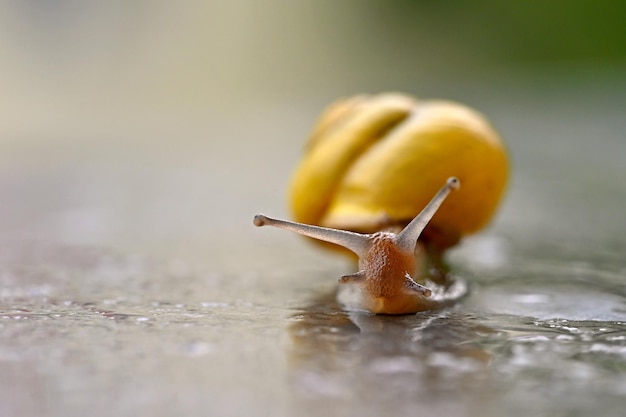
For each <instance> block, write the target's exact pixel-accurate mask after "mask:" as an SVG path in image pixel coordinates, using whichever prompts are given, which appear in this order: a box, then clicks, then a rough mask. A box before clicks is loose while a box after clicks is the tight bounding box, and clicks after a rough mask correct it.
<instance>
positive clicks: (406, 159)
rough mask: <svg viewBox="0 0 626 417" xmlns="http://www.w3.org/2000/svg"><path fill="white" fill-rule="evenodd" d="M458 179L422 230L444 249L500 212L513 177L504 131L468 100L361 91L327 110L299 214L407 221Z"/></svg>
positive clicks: (352, 222) (318, 219) (340, 225)
mask: <svg viewBox="0 0 626 417" xmlns="http://www.w3.org/2000/svg"><path fill="white" fill-rule="evenodd" d="M452 176H454V177H457V178H458V179H459V180H460V182H461V183H462V184H463V187H462V188H461V189H460V190H459V191H458V192H456V193H454V195H451V196H450V197H449V199H448V201H447V202H446V204H445V205H444V206H442V207H441V209H440V210H439V211H438V212H437V214H436V215H435V217H434V218H433V219H432V221H431V223H430V224H429V226H428V227H427V229H426V230H425V231H424V235H423V237H422V239H423V240H425V241H426V242H428V243H430V244H432V245H434V246H435V247H437V248H438V249H439V250H443V249H445V248H448V247H450V246H453V245H454V244H456V243H457V242H458V241H459V240H460V238H461V237H463V236H465V235H468V234H471V233H474V232H476V231H478V230H480V229H481V228H483V227H484V226H485V225H486V224H487V223H488V222H489V220H490V219H491V218H492V216H493V214H494V212H495V210H496V208H497V206H498V203H499V201H500V198H501V196H502V194H503V191H504V189H505V186H506V183H507V177H508V158H507V154H506V150H505V147H504V145H503V143H502V141H501V139H500V137H499V136H498V134H497V133H496V132H495V130H494V129H493V128H492V127H491V126H490V125H489V123H488V122H487V121H486V119H485V118H484V117H483V116H482V115H481V114H479V113H478V112H476V111H474V110H472V109H470V108H468V107H466V106H463V105H461V104H458V103H454V102H450V101H420V100H417V99H414V98H411V97H409V96H407V95H403V94H381V95H375V96H357V97H354V98H350V99H345V100H341V101H339V102H337V103H335V104H333V105H331V106H330V107H329V108H328V109H327V110H326V111H325V112H324V113H323V114H322V116H321V117H320V119H319V121H318V123H317V126H316V127H315V128H314V130H313V133H312V135H311V137H310V139H309V141H308V144H307V146H306V149H305V153H304V155H303V157H302V160H301V161H300V163H299V164H298V166H297V168H296V171H295V173H294V174H293V177H292V180H291V184H290V188H289V200H290V205H291V211H292V215H293V218H294V220H296V221H298V222H301V223H307V224H312V225H319V226H324V227H332V228H337V229H343V230H351V231H357V232H361V233H371V232H375V231H378V230H381V229H385V228H388V227H390V226H399V227H403V226H404V225H406V224H407V223H408V222H409V221H410V220H411V219H412V218H413V217H415V216H416V215H417V213H419V212H420V210H421V209H422V208H423V207H424V206H426V204H427V203H428V201H429V200H430V198H431V197H432V196H433V195H434V194H435V193H436V192H437V190H438V189H439V187H440V186H441V184H443V183H444V182H445V181H446V179H447V178H448V177H452Z"/></svg>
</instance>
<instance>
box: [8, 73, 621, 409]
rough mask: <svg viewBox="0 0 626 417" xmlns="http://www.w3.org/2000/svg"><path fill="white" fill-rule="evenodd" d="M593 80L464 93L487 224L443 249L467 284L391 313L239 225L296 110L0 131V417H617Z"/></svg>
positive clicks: (612, 191) (248, 219) (295, 242)
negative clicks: (541, 91) (500, 163)
mask: <svg viewBox="0 0 626 417" xmlns="http://www.w3.org/2000/svg"><path fill="white" fill-rule="evenodd" d="M618 87H619V88H623V86H621V85H620V86H618ZM609 90H613V95H611V93H609V92H608V91H607V92H606V93H607V94H606V95H605V94H604V93H605V91H604V90H601V91H600V92H599V93H598V94H597V95H596V99H595V101H593V100H592V101H590V102H589V101H588V102H587V103H584V105H583V104H580V102H577V101H574V100H570V99H569V98H568V96H565V97H562V96H559V97H557V98H554V97H547V98H545V101H543V103H548V104H546V106H547V107H550V108H551V109H552V112H550V113H546V111H545V109H543V108H541V106H540V107H539V108H538V107H537V106H536V104H533V103H527V102H517V103H513V104H510V105H509V106H508V107H507V106H505V105H504V104H503V103H504V102H505V101H504V100H501V101H497V100H495V99H494V100H493V101H490V100H489V99H485V101H484V102H483V106H484V107H486V109H484V110H485V111H486V112H487V113H489V114H490V116H491V117H492V118H493V119H494V120H496V121H498V122H497V123H496V124H497V125H498V127H499V128H500V129H501V130H502V131H503V132H504V134H505V136H506V137H507V139H508V140H509V143H510V146H511V153H512V155H513V158H514V159H513V160H514V167H515V171H514V177H513V183H512V185H511V189H510V192H509V195H508V196H507V201H506V204H505V205H504V207H503V210H502V212H501V213H500V215H499V217H498V219H497V221H496V222H495V223H494V225H493V226H492V227H491V228H490V229H489V230H488V231H486V232H485V233H483V234H481V235H479V236H477V237H475V238H471V239H469V240H468V241H467V242H465V243H464V244H463V245H462V246H461V248H459V249H457V250H455V251H454V252H453V253H451V256H450V261H451V263H452V266H453V270H454V271H455V273H457V274H458V275H460V276H462V277H464V278H465V279H467V280H468V282H470V283H471V293H470V295H469V296H468V297H467V298H466V299H464V300H463V301H462V302H461V303H459V304H458V305H456V306H454V307H452V308H449V309H445V310H441V311H434V312H424V313H419V314H417V315H407V316H398V317H390V316H389V317H388V316H372V315H368V314H364V313H354V312H345V311H342V310H341V309H340V308H339V306H338V305H337V304H336V302H335V301H334V296H333V294H334V289H335V283H336V279H337V277H338V276H340V275H341V274H343V273H346V272H348V271H349V270H350V268H351V265H349V263H347V262H345V261H344V260H343V259H341V258H337V257H335V256H333V255H331V254H328V253H326V252H322V251H320V250H319V249H318V248H316V247H313V246H311V245H308V244H307V243H306V242H304V241H303V240H300V239H298V238H296V237H293V236H290V235H288V234H287V233H283V232H281V231H273V230H272V231H268V230H265V229H263V230H259V229H255V228H254V227H253V226H252V215H253V214H254V213H255V212H266V213H268V214H270V213H271V214H275V215H285V208H284V194H283V193H284V189H285V185H286V183H287V180H288V175H289V172H290V170H291V168H292V167H293V165H294V164H295V162H296V159H297V154H298V152H299V149H300V148H299V143H300V140H299V139H294V137H297V136H298V134H302V132H303V131H304V129H305V128H306V126H307V123H309V121H310V119H311V118H312V115H314V114H315V111H314V110H312V109H311V108H310V107H308V106H307V105H303V106H301V107H297V106H296V107H295V109H294V106H291V105H290V106H286V107H284V108H282V107H281V108H275V109H272V111H271V112H269V111H268V114H264V115H262V117H261V116H258V120H256V119H254V118H253V119H251V120H249V122H248V123H247V124H235V123H233V124H232V125H230V126H229V129H228V134H225V133H224V132H226V130H223V131H222V130H219V129H217V130H216V131H215V132H208V133H207V132H205V131H201V130H199V131H198V132H195V133H193V132H192V133H189V136H194V135H196V136H195V138H193V139H190V140H187V141H183V142H175V141H172V142H168V141H167V140H155V141H154V142H152V137H150V138H149V139H143V140H136V141H131V142H130V143H129V142H127V141H126V140H125V138H124V140H122V139H115V138H114V137H116V136H117V135H115V134H109V135H107V134H106V132H105V133H100V134H99V136H98V135H96V136H97V137H96V138H91V137H90V138H89V140H84V138H83V136H81V135H82V133H79V134H76V133H75V132H74V133H72V134H68V136H69V137H68V138H66V140H65V141H57V142H55V145H54V146H50V145H47V144H46V142H44V143H39V142H37V141H31V142H29V144H27V145H25V144H24V142H20V141H19V140H13V141H11V140H7V141H5V142H4V143H3V145H2V146H3V148H4V151H3V155H2V157H1V160H2V164H1V166H2V168H1V172H2V175H1V178H0V200H1V201H2V203H1V205H0V386H1V387H2V389H0V415H2V416H61V415H63V416H83V415H91V416H100V415H102V416H104V415H114V416H131V415H133V416H136V415H150V416H171V415H187V416H196V415H197V416H207V415H210V416H229V415H232V416H242V415H248V416H295V415H299V416H325V415H334V416H380V415H398V416H401V415H422V414H424V415H426V414H436V415H441V416H501V415H508V416H521V415H524V416H527V415H533V416H542V415H546V416H548V415H559V416H560V415H562V416H565V415H567V416H586V415H602V416H620V415H623V410H624V406H626V400H625V398H626V262H625V261H624V259H623V253H624V244H625V243H626V240H625V238H624V234H623V233H622V231H623V230H624V226H625V225H626V221H625V220H624V216H623V206H624V201H626V188H625V187H624V184H623V181H621V179H623V178H624V174H626V171H625V169H624V165H623V156H624V155H626V154H625V153H624V149H625V148H624V146H625V144H624V139H623V132H624V131H626V125H624V120H623V118H622V116H621V115H620V114H619V112H618V111H617V110H615V108H616V103H618V102H619V100H620V99H621V97H622V96H621V95H620V94H617V93H614V91H615V89H609ZM574 96H575V94H574ZM606 97H608V98H606ZM554 103H562V106H561V107H559V108H558V110H555V108H554V107H551V106H552V105H553V104H554ZM490 109H491V110H490ZM590 109H591V110H590ZM589 112H592V113H593V114H591V115H590V114H589ZM272 115H273V116H272ZM272 117H273V118H272ZM290 118H291V119H290ZM285 119H290V120H295V122H294V123H293V124H292V125H286V124H285V123H284V120H285ZM598 120H600V121H601V126H602V129H600V131H601V132H603V133H602V134H597V135H595V136H594V138H595V141H594V142H590V141H589V139H588V138H589V137H590V136H589V135H588V133H589V132H592V131H593V132H597V131H598V129H599V127H598V125H596V124H595V123H596V122H597V121H598ZM261 121H262V122H261ZM224 124H227V122H224ZM232 126H235V127H232ZM129 134H132V132H131V133H129ZM72 135H73V136H72ZM144 135H145V133H144ZM158 135H159V134H156V136H158ZM160 135H161V136H162V137H161V139H163V137H167V135H168V132H165V133H163V132H161V133H160ZM254 135H256V136H255V137H261V138H262V139H263V140H262V141H259V140H255V141H252V140H249V138H251V137H253V136H254ZM5 136H7V135H5ZM146 136H148V135H146ZM548 136H549V137H550V140H547V139H546V138H547V137H548ZM112 137H113V138H112ZM225 137H227V138H228V139H229V140H226V139H224V138H225ZM218 138H221V139H218ZM268 144H271V146H268ZM276 149H282V150H281V151H280V152H279V154H278V155H275V154H274V153H273V150H276Z"/></svg>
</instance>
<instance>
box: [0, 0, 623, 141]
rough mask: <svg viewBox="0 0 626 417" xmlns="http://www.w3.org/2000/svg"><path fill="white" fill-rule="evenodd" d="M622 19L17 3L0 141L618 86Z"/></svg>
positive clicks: (506, 10)
mask: <svg viewBox="0 0 626 417" xmlns="http://www.w3.org/2000/svg"><path fill="white" fill-rule="evenodd" d="M625 18H626V3H624V2H621V1H600V2H592V1H586V0H583V1H578V2H572V1H566V0H555V1H549V2H545V1H544V2H540V1H533V2H522V1H509V2H499V1H495V0H482V1H461V0H455V1H448V2H436V1H409V0H404V1H387V2H381V1H373V0H369V1H367V0H366V1H363V0H360V1H354V0H353V1H341V2H336V1H312V0H308V1H299V2H291V1H287V0H282V1H281V0H272V1H269V0H265V1H263V0H258V1H254V0H241V1H236V2H226V1H211V2H190V1H182V2H154V1H132V2H126V1H119V2H116V1H113V2H95V1H94V2H92V1H67V0H65V1H64V0H60V1H33V0H30V1H29V0H26V1H8V2H3V3H2V4H1V5H0V62H2V64H1V65H2V66H1V72H0V83H1V84H0V85H2V96H3V99H2V102H1V103H2V108H1V109H2V113H3V114H4V117H3V120H2V124H1V125H0V126H1V127H2V130H3V132H4V134H3V135H2V139H3V140H7V139H11V138H10V136H11V134H10V133H11V132H14V133H18V132H23V133H25V132H29V131H36V130H40V131H47V132H48V133H50V132H51V131H54V130H55V128H57V129H62V126H66V125H68V124H71V125H75V126H74V128H78V126H81V125H84V124H87V125H88V124H89V123H90V122H93V123H96V122H98V123H102V124H115V125H117V128H119V127H120V125H129V126H135V127H136V126H141V127H144V128H149V125H151V124H153V123H155V122H156V123H158V124H162V123H165V124H167V123H173V124H176V123H177V122H181V123H182V122H183V121H184V122H189V119H192V120H194V118H200V119H201V121H200V123H209V122H211V123H219V118H220V116H223V115H224V114H225V113H226V114H229V115H232V114H236V115H237V117H238V120H242V119H243V118H245V117H246V115H248V114H249V113H250V112H251V111H253V109H254V108H256V107H257V106H264V105H266V106H267V105H272V104H274V103H275V102H276V101H286V100H292V101H300V102H310V101H313V102H315V103H316V104H319V105H322V104H324V103H326V102H327V101H328V100H332V99H333V98H335V97H337V96H342V95H349V94H354V93H358V92H362V91H365V92H376V91H381V90H408V91H409V92H413V93H417V94H419V95H446V96H454V95H459V94H454V92H455V91H456V90H458V89H459V88H460V87H461V86H465V87H467V86H471V85H474V84H476V83H479V84H480V85H483V86H484V85H485V84H487V85H489V84H492V83H504V82H506V83H511V82H515V83H519V84H521V85H524V84H525V83H526V84H527V87H528V88H532V87H533V83H534V82H536V78H537V77H553V78H551V79H550V81H554V82H559V83H561V82H579V81H581V80H580V77H585V78H588V77H605V76H618V77H621V76H622V74H623V72H624V69H625V66H626V65H625V64H626V29H625V27H624V19H625ZM546 88H549V87H546ZM463 93H464V94H467V93H465V92H463ZM460 98H463V97H460ZM469 98H471V97H469ZM88 126H89V125H88ZM106 128H107V129H114V130H115V128H116V127H114V126H106ZM182 136H184V135H178V138H177V139H181V137H182Z"/></svg>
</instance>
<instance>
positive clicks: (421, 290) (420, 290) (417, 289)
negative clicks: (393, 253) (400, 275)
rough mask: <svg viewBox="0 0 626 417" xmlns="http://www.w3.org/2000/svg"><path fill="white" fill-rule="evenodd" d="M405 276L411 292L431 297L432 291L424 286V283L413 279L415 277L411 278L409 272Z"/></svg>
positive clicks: (407, 286) (407, 287)
mask: <svg viewBox="0 0 626 417" xmlns="http://www.w3.org/2000/svg"><path fill="white" fill-rule="evenodd" d="M405 277H406V289H407V290H408V291H409V292H412V293H416V294H419V295H421V296H424V297H430V295H431V294H432V291H431V290H430V289H428V288H427V287H425V286H423V285H422V284H418V283H417V282H415V281H413V278H411V276H410V275H409V274H406V275H405Z"/></svg>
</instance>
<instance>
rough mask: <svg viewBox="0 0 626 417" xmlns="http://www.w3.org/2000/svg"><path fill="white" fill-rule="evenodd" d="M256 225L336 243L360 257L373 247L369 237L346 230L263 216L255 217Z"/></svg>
mask: <svg viewBox="0 0 626 417" xmlns="http://www.w3.org/2000/svg"><path fill="white" fill-rule="evenodd" d="M254 225H255V226H259V227H260V226H274V227H277V228H279V229H286V230H290V231H292V232H296V233H298V234H301V235H304V236H308V237H312V238H314V239H318V240H322V241H324V242H330V243H335V244H337V245H340V246H343V247H344V248H346V249H349V250H351V251H352V252H354V253H355V254H356V255H357V256H359V257H361V256H363V255H365V253H366V252H367V250H368V249H369V248H370V246H371V242H370V238H369V235H364V234H361V233H355V232H348V231H346V230H338V229H329V228H327V227H319V226H311V225H308V224H303V223H297V222H290V221H288V220H279V219H273V218H271V217H267V216H264V215H262V214H257V215H256V216H254Z"/></svg>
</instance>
